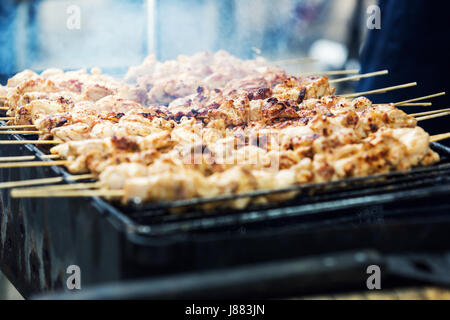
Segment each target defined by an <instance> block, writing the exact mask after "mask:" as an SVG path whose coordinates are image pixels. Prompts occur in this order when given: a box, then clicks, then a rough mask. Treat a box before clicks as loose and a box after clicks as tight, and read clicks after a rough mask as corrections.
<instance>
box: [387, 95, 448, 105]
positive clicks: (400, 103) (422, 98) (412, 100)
mask: <svg viewBox="0 0 450 320" xmlns="http://www.w3.org/2000/svg"><path fill="white" fill-rule="evenodd" d="M440 96H445V92H440V93H436V94H432V95H430V96H425V97H420V98H415V99H411V100H406V101H401V102H397V103H394V104H395V105H396V106H401V105H404V104H406V103H410V102H417V101H423V100H426V99H432V98H437V97H440Z"/></svg>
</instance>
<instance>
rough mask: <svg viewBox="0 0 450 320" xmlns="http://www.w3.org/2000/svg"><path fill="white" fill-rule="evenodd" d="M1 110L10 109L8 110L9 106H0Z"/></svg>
mask: <svg viewBox="0 0 450 320" xmlns="http://www.w3.org/2000/svg"><path fill="white" fill-rule="evenodd" d="M0 110H6V111H8V110H9V107H0Z"/></svg>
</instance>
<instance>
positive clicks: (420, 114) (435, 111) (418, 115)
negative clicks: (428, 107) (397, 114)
mask: <svg viewBox="0 0 450 320" xmlns="http://www.w3.org/2000/svg"><path fill="white" fill-rule="evenodd" d="M447 111H450V108H448V109H441V110H434V111H428V112H420V113H411V114H410V116H412V117H422V116H428V115H430V114H436V113H442V112H447Z"/></svg>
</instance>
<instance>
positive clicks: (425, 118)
mask: <svg viewBox="0 0 450 320" xmlns="http://www.w3.org/2000/svg"><path fill="white" fill-rule="evenodd" d="M448 115H450V112H442V113H438V114H433V115H431V116H426V117H421V118H416V119H417V121H425V120H430V119H435V118H441V117H446V116H448Z"/></svg>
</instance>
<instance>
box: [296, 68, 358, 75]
mask: <svg viewBox="0 0 450 320" xmlns="http://www.w3.org/2000/svg"><path fill="white" fill-rule="evenodd" d="M358 73H359V69H352V70H333V71H318V72H306V73H302V74H301V76H339V75H345V74H358Z"/></svg>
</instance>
